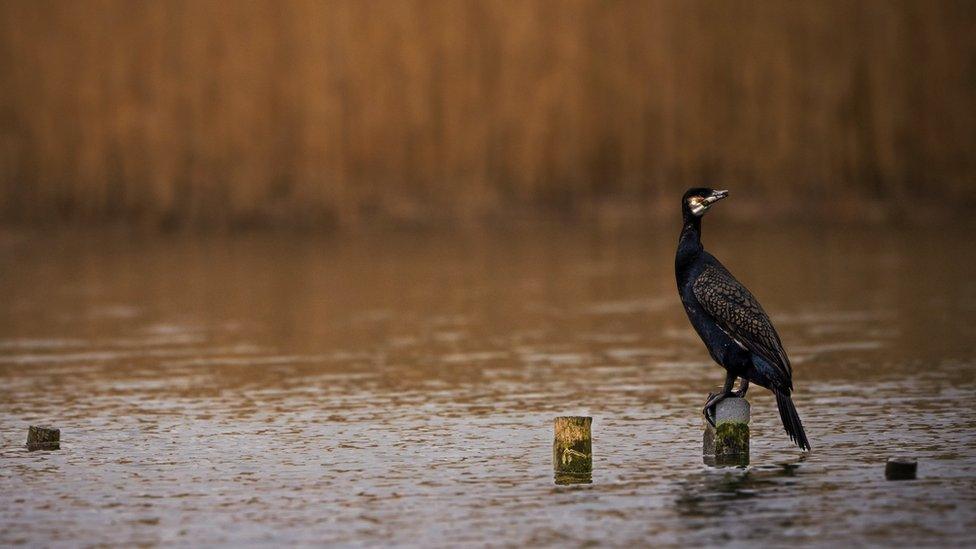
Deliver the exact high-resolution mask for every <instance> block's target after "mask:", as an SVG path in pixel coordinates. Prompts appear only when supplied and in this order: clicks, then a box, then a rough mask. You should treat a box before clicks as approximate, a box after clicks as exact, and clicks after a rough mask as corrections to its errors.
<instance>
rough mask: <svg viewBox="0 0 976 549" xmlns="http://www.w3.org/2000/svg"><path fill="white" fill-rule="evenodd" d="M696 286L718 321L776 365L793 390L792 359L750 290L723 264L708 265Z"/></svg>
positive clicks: (733, 336) (758, 353) (744, 345)
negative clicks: (788, 356)
mask: <svg viewBox="0 0 976 549" xmlns="http://www.w3.org/2000/svg"><path fill="white" fill-rule="evenodd" d="M692 290H693V291H694V293H695V297H696V298H698V301H699V302H700V303H701V304H702V307H704V308H705V311H706V312H708V314H710V315H712V317H713V318H714V319H715V321H716V322H717V323H718V325H719V326H721V328H722V329H723V330H725V332H726V333H727V334H729V336H731V337H732V338H733V339H735V340H736V341H737V342H738V343H739V344H740V345H742V346H743V347H745V348H746V349H748V350H749V351H751V352H753V353H755V354H757V355H759V356H760V357H761V358H762V359H763V360H765V361H766V362H768V363H769V364H770V365H772V366H773V368H774V369H775V370H776V371H777V373H778V374H780V376H782V378H783V379H782V381H784V382H785V385H786V386H787V387H789V389H790V390H792V388H793V382H792V377H793V371H792V368H791V367H790V359H789V358H787V356H786V351H785V350H783V343H782V342H780V339H779V334H777V333H776V329H775V328H773V323H772V322H770V320H769V316H768V315H767V314H766V311H764V310H763V308H762V306H761V305H759V301H757V300H756V298H755V297H754V296H753V295H752V294H751V293H750V292H749V290H747V289H746V287H745V286H743V285H742V284H741V283H740V282H739V281H738V280H736V279H735V277H734V276H732V273H730V272H729V271H727V270H726V269H725V268H724V267H722V266H721V265H709V266H708V267H705V270H704V271H702V273H701V274H700V275H698V278H697V279H695V283H694V284H693V285H692ZM780 376H777V377H780Z"/></svg>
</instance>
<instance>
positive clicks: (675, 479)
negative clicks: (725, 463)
mask: <svg viewBox="0 0 976 549" xmlns="http://www.w3.org/2000/svg"><path fill="white" fill-rule="evenodd" d="M677 232H678V230H677V227H674V228H663V229H662V228H659V229H653V230H647V231H643V232H641V231H631V232H627V231H611V232H605V233H600V232H586V231H574V230H561V229H547V230H520V231H514V232H511V233H492V234H482V233H466V234H463V235H431V234H395V235H383V234H377V235H370V236H359V237H342V238H312V237H293V236H290V235H279V236H248V237H238V238H230V237H206V238H191V237H182V236H176V237H172V238H158V239H156V238H148V239H135V240H134V241H133V240H126V239H124V238H122V237H120V236H105V235H102V236H92V235H80V236H72V237H63V236H62V237H54V236H40V237H39V236H33V237H22V236H16V235H11V234H7V235H6V236H3V237H2V238H0V292H2V293H0V295H2V298H3V300H2V303H0V545H8V544H16V543H25V544H30V545H41V546H57V545H78V544H83V545H93V544H112V545H134V544H149V545H151V544H175V545H234V546H237V545H241V544H252V545H253V544H275V545H286V544H323V543H330V544H341V545H352V546H359V545H366V546H375V545H384V546H385V545H406V546H424V547H426V546H456V545H462V544H476V545H493V546H494V545H515V546H561V547H573V546H579V545H587V544H600V545H613V546H624V545H631V546H633V545H652V544H653V545H692V546H704V545H712V544H718V543H730V544H741V545H747V544H754V543H763V544H809V545H823V546H826V545H841V544H842V545H852V544H854V545H865V544H881V545H906V546H918V545H926V546H929V545H933V546H934V545H939V546H952V545H973V544H976V427H974V426H976V411H974V410H976V405H974V397H976V268H974V264H976V231H972V230H969V231H963V233H962V234H958V233H957V234H955V235H954V236H953V237H952V238H951V239H950V238H948V234H949V233H947V232H946V231H935V230H932V231H918V230H914V231H908V230H888V229H870V230H868V229H823V228H793V229H789V230H784V229H782V228H777V227H763V228H749V227H739V226H734V225H723V224H722V223H721V220H720V219H719V220H713V219H710V220H709V222H707V223H706V224H705V231H704V241H705V245H706V248H708V249H709V250H711V251H712V252H713V253H714V254H715V255H716V256H718V257H719V258H720V259H722V260H723V262H724V263H725V264H726V265H727V266H728V267H729V268H730V270H731V271H732V272H733V273H735V274H736V275H737V276H738V277H739V279H740V280H742V281H743V282H744V283H745V284H746V285H747V286H749V287H750V288H751V289H752V290H753V293H755V294H756V296H757V297H758V298H759V299H760V300H761V301H762V303H763V305H764V306H765V308H766V310H767V311H768V312H769V313H770V315H771V316H772V317H773V320H774V322H775V324H776V326H777V328H778V329H779V331H780V334H781V336H782V338H783V342H784V344H785V346H786V349H787V351H788V352H789V354H790V356H791V358H792V360H793V365H794V383H795V385H796V387H797V393H796V395H795V397H794V400H795V402H796V405H797V408H798V410H799V413H800V415H801V417H802V418H803V421H804V424H805V426H806V430H807V434H808V435H809V437H810V441H811V443H812V445H813V451H812V452H810V453H809V454H806V455H804V454H803V453H802V452H800V451H799V450H797V449H796V448H795V447H793V446H792V445H791V444H790V442H789V439H788V438H787V436H786V434H785V433H784V432H783V430H782V427H781V425H780V423H779V417H778V415H777V413H776V408H775V403H774V401H773V399H772V397H771V396H770V394H769V393H768V391H766V390H764V389H762V388H759V387H754V388H753V389H752V390H751V391H750V393H749V399H750V401H751V402H752V407H753V409H752V414H753V423H752V437H753V441H752V456H751V465H750V466H748V467H745V468H711V467H708V466H706V465H705V464H704V463H703V461H702V456H701V435H702V419H701V416H700V408H701V405H702V403H703V402H704V400H705V398H706V396H707V394H708V392H709V391H710V390H713V389H714V387H715V386H717V385H719V384H721V382H722V380H723V379H724V371H723V370H722V369H720V368H719V367H718V366H716V365H715V364H714V363H712V362H711V360H710V359H709V357H708V355H707V353H706V351H705V350H704V347H703V345H702V344H701V342H700V341H699V340H698V338H697V336H696V335H695V333H694V332H693V331H692V329H691V327H690V326H689V324H688V321H687V319H686V317H685V314H684V311H683V310H682V308H681V305H680V302H679V300H678V297H677V292H676V289H675V282H674V273H673V253H674V245H675V242H676V238H677ZM557 415H591V416H593V453H594V472H593V479H592V483H591V484H580V485H571V486H559V485H556V484H554V482H553V475H552V465H551V459H552V458H551V452H552V419H553V418H554V417H555V416H557ZM31 424H42V425H43V424H51V425H55V426H58V427H60V428H61V430H62V434H61V438H62V444H61V449H60V450H58V451H53V452H44V451H41V452H27V450H26V449H25V448H24V442H25V441H26V436H27V427H28V426H29V425H31ZM896 455H908V456H913V457H916V458H918V460H919V470H918V479H917V480H914V481H902V482H890V481H886V480H885V479H884V463H885V460H886V459H887V458H888V457H890V456H896Z"/></svg>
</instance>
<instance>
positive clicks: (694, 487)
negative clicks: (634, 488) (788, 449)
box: [675, 456, 805, 517]
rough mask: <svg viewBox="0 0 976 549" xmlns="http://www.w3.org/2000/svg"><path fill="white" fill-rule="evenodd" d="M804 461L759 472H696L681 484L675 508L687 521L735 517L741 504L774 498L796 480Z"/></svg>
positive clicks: (752, 470) (740, 508)
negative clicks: (687, 518) (764, 498)
mask: <svg viewBox="0 0 976 549" xmlns="http://www.w3.org/2000/svg"><path fill="white" fill-rule="evenodd" d="M713 459H714V458H713ZM746 459H748V457H747V458H746ZM804 459H805V456H801V457H799V458H798V459H796V460H793V461H790V462H783V463H778V464H776V465H773V466H769V467H761V468H760V467H752V468H748V467H743V468H741V469H740V468H727V469H723V470H722V471H715V470H706V471H700V472H698V473H695V474H694V475H690V476H689V477H688V478H687V479H685V480H684V481H683V482H682V483H681V485H680V490H679V495H678V498H677V500H676V501H675V506H676V507H677V511H678V513H679V514H681V515H683V516H687V517H705V516H708V517H714V516H721V515H725V514H739V513H741V512H742V510H743V509H742V507H741V504H742V502H743V501H744V500H750V499H753V498H763V497H774V496H775V495H776V493H777V492H778V491H779V490H780V489H782V488H785V487H786V485H788V484H790V483H792V481H791V480H790V479H791V478H792V477H795V476H796V474H797V471H798V470H799V469H800V466H801V464H802V462H803V461H804Z"/></svg>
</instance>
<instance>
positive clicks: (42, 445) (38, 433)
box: [27, 425, 61, 452]
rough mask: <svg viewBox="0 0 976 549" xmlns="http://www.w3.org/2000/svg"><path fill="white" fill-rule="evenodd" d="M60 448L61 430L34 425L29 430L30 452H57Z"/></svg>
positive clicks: (28, 442)
mask: <svg viewBox="0 0 976 549" xmlns="http://www.w3.org/2000/svg"><path fill="white" fill-rule="evenodd" d="M59 448H61V429H55V428H53V427H37V426H34V425H31V426H30V428H29V429H27V449H28V450H29V451H31V452H33V451H34V450H57V449H59Z"/></svg>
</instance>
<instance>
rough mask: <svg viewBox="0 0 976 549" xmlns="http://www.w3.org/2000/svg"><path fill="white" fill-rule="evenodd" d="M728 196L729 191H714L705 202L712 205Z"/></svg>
mask: <svg viewBox="0 0 976 549" xmlns="http://www.w3.org/2000/svg"><path fill="white" fill-rule="evenodd" d="M727 196H729V191H712V194H711V196H707V197H705V199H704V200H703V202H705V204H706V205H709V206H711V205H712V204H714V203H716V202H718V201H719V200H722V199H723V198H725V197H727Z"/></svg>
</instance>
